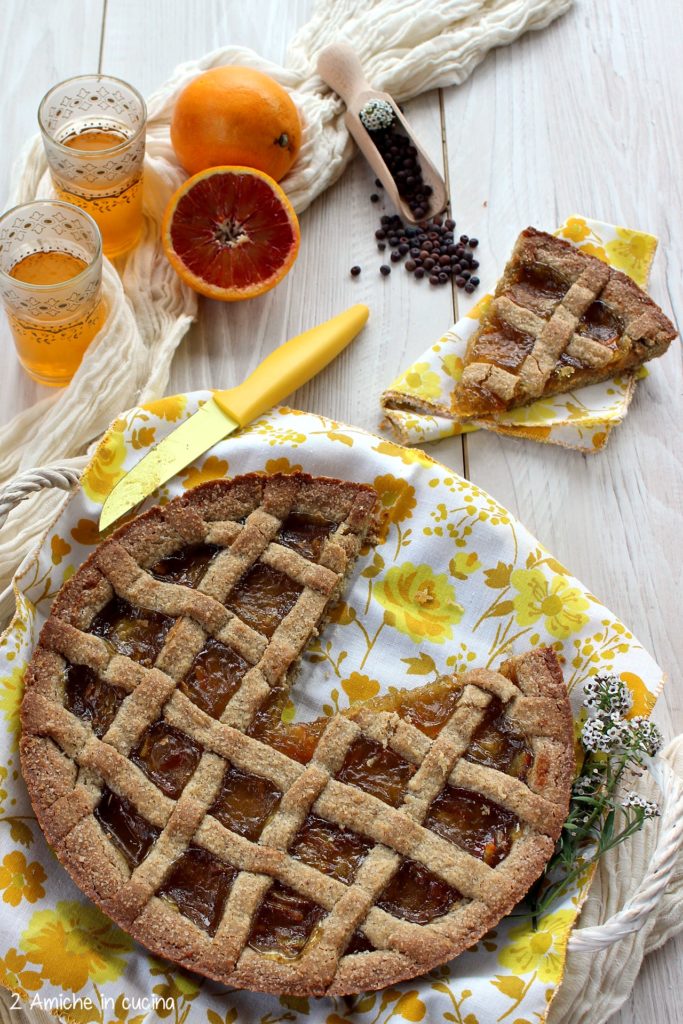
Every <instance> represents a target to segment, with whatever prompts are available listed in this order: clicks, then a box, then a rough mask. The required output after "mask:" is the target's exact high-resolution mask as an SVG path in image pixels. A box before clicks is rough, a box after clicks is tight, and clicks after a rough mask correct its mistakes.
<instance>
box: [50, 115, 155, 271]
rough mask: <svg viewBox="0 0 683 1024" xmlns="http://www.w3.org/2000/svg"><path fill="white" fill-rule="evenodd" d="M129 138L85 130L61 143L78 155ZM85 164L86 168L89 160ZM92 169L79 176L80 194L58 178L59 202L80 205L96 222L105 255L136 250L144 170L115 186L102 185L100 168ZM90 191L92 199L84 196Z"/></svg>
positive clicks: (101, 130)
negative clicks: (134, 247) (88, 172)
mask: <svg viewBox="0 0 683 1024" xmlns="http://www.w3.org/2000/svg"><path fill="white" fill-rule="evenodd" d="M128 138H129V135H128V133H127V132H126V131H124V130H123V129H121V130H120V131H118V130H116V129H112V128H85V129H84V130H83V131H80V132H76V133H75V134H73V135H68V136H67V137H66V138H64V139H60V142H61V144H62V145H63V146H68V148H69V149H73V150H77V151H78V152H79V153H97V152H102V150H105V149H112V148H113V147H115V146H120V145H121V144H122V143H123V142H127V141H128ZM113 159H115V158H113ZM83 162H84V164H85V165H87V158H84V161H83ZM93 168H94V169H93V170H92V172H91V173H90V174H89V175H82V176H80V177H79V179H78V192H72V191H71V190H70V188H69V183H68V182H67V181H65V180H63V179H59V180H58V179H57V178H55V188H56V190H57V192H58V193H59V198H60V199H63V200H64V201H65V202H67V203H73V204H74V205H75V206H80V208H81V209H82V210H85V211H86V213H89V214H90V216H91V217H92V218H93V219H94V220H95V221H96V222H97V225H98V227H99V229H100V231H101V232H102V247H103V249H104V252H105V255H107V256H110V257H111V256H120V255H121V254H122V253H124V252H128V250H129V249H132V248H133V246H134V245H135V244H136V242H137V240H138V238H139V235H140V231H141V229H142V168H140V169H139V170H138V171H136V172H135V173H134V174H132V175H130V176H129V177H128V178H125V177H122V178H121V180H119V181H116V182H113V183H109V182H102V180H101V178H100V176H99V175H98V173H97V171H98V168H99V165H97V164H93ZM53 177H54V176H53ZM90 190H92V196H84V195H83V193H84V192H88V191H90Z"/></svg>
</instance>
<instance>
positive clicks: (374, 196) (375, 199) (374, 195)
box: [370, 192, 379, 203]
mask: <svg viewBox="0 0 683 1024" xmlns="http://www.w3.org/2000/svg"><path fill="white" fill-rule="evenodd" d="M370 202H371V203H378V202H379V196H378V195H377V193H376V192H373V193H372V195H371V196H370Z"/></svg>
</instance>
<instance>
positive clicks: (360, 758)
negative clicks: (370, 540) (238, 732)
mask: <svg viewBox="0 0 683 1024" xmlns="http://www.w3.org/2000/svg"><path fill="white" fill-rule="evenodd" d="M290 518H291V517H290ZM288 530H289V531H290V533H289V534H288V533H287V531H288ZM302 534H303V537H302ZM328 534H329V530H328V529H327V527H325V529H324V530H322V529H320V528H319V524H316V523H301V522H300V521H296V522H295V523H290V525H289V527H287V529H285V530H283V533H282V536H281V537H280V538H278V539H279V541H280V542H282V543H286V542H287V541H289V544H290V546H292V547H293V546H295V544H296V545H302V544H307V545H310V544H313V545H318V544H319V545H320V546H322V543H324V539H325V536H327V535H328ZM213 556H214V551H213V550H211V551H208V550H198V549H197V548H195V549H190V550H189V551H188V550H186V551H185V552H181V553H179V554H178V555H177V556H172V558H169V559H165V560H164V562H163V564H162V563H157V564H156V566H154V568H153V571H154V573H155V574H156V575H158V576H160V577H162V578H165V579H170V578H172V579H173V580H174V582H181V583H184V584H185V585H188V586H196V585H197V582H198V581H199V579H200V578H201V574H202V573H203V572H204V571H205V569H206V566H208V564H209V562H210V560H211V559H212V558H213ZM300 590H301V588H300V587H298V585H297V584H293V583H292V581H291V580H289V579H288V578H287V577H286V576H284V575H283V574H282V573H279V572H275V571H274V570H271V569H269V568H268V567H267V566H264V565H261V564H257V565H256V566H255V567H254V568H253V569H251V570H250V571H249V572H248V573H247V574H246V575H245V576H244V577H243V579H242V580H241V581H240V583H239V584H238V585H237V587H236V588H235V590H233V593H232V596H231V606H232V607H233V609H234V610H235V611H236V612H237V613H238V614H239V615H240V617H241V618H243V619H244V621H250V624H252V625H255V626H257V627H258V628H259V630H260V631H261V632H266V631H268V630H269V631H270V632H271V634H272V631H274V629H275V628H276V627H277V625H278V623H279V622H280V621H281V620H282V618H283V617H284V615H286V614H287V613H288V611H289V610H290V609H291V607H292V606H293V604H294V602H295V601H296V598H297V597H298V594H299V592H300ZM170 622H171V620H170V619H166V618H164V617H163V616H156V615H154V614H153V613H147V612H136V611H135V610H134V609H130V606H127V605H126V604H125V602H123V601H121V600H120V599H119V598H114V599H113V600H112V601H110V602H109V604H108V605H107V606H106V607H105V608H104V609H103V611H102V612H101V613H99V615H98V616H96V618H95V620H94V621H93V624H92V625H91V632H96V633H97V635H100V636H104V637H105V638H106V639H108V640H109V641H110V642H112V643H113V644H114V645H115V646H116V645H117V644H118V645H122V644H125V645H126V653H127V652H128V651H129V650H132V651H134V652H135V654H136V655H137V658H136V660H139V661H143V658H144V659H146V660H145V661H143V663H148V664H151V663H153V660H154V657H156V653H158V650H159V649H160V647H161V645H162V643H163V637H164V636H165V632H166V631H167V630H168V628H169V625H170ZM159 631H161V632H162V633H163V635H162V636H161V638H159V635H158V634H159ZM117 649H121V646H119V647H118V648H117ZM131 656H132V655H131ZM150 659H151V660H150ZM247 667H248V666H246V663H245V662H243V660H242V659H241V658H240V657H239V655H237V654H236V653H235V652H234V651H231V650H230V649H229V648H227V647H225V646H224V645H222V644H219V643H218V642H217V641H215V640H211V639H210V640H208V641H207V642H206V645H205V648H204V650H203V651H202V652H200V654H199V655H198V656H197V658H196V659H195V662H194V664H193V666H192V669H191V671H190V673H189V674H188V676H187V677H186V678H185V680H183V681H182V683H181V689H183V690H184V692H186V693H187V695H188V696H189V697H190V699H192V700H193V701H194V702H195V703H197V704H198V705H199V706H200V707H202V708H204V709H205V710H208V711H209V713H210V714H213V715H214V716H215V717H219V716H220V714H221V711H220V710H219V708H224V707H225V704H226V703H227V700H228V699H229V696H230V695H231V693H232V692H234V690H235V689H236V688H237V687H238V685H239V679H240V678H241V674H243V672H244V671H245V670H246V668H247ZM65 686H66V696H65V699H66V701H67V706H68V707H69V709H70V710H71V711H72V712H73V713H74V714H77V715H78V716H79V717H81V718H87V719H90V720H91V721H92V722H93V728H94V729H99V730H101V731H102V732H103V731H105V729H106V727H107V726H108V724H109V722H110V721H111V719H112V718H113V716H114V715H115V713H116V710H117V708H118V702H120V700H121V699H122V695H121V694H119V693H118V692H115V693H113V695H112V692H108V691H112V688H111V687H108V686H107V685H106V684H104V683H102V682H101V681H100V680H98V679H97V677H95V676H94V674H93V673H91V672H90V670H88V669H82V668H80V667H79V666H73V665H71V666H69V667H68V669H67V679H66V683H65ZM287 690H288V686H287V684H286V683H284V682H283V683H282V684H281V685H280V686H279V688H277V689H276V692H275V695H274V697H273V699H272V700H271V702H270V703H269V704H268V705H267V707H266V708H264V709H262V711H261V712H260V714H259V715H257V716H256V718H255V720H254V722H253V723H252V727H251V729H250V732H251V734H252V735H256V736H258V737H259V739H261V740H262V741H264V742H266V743H268V744H269V745H271V746H273V747H274V748H275V749H276V750H279V751H282V752H283V753H286V754H289V755H290V756H292V757H294V758H296V759H297V760H298V761H300V762H301V763H304V764H305V763H307V762H308V761H310V759H311V757H312V756H313V753H314V752H315V748H316V746H317V743H318V740H319V738H320V736H321V734H322V732H323V731H324V729H325V728H326V726H327V724H328V722H329V719H328V718H320V719H317V720H315V721H314V722H307V723H298V724H293V725H284V724H283V723H282V721H281V719H280V711H281V707H282V702H283V700H284V699H285V698H286V695H287ZM461 693H462V687H461V686H460V685H458V684H457V683H456V684H453V683H451V682H450V681H448V680H443V681H437V682H434V683H432V684H428V685H426V686H423V687H421V688H419V689H417V690H412V691H405V690H404V691H398V690H396V691H392V692H390V693H389V694H387V695H385V696H382V697H378V698H375V699H374V700H371V701H368V702H366V704H364V705H363V709H367V710H372V711H375V712H382V711H386V712H395V713H396V714H398V715H399V716H400V717H401V718H403V719H405V720H406V721H408V722H410V723H411V724H412V725H414V726H415V727H416V728H417V729H419V730H420V731H421V732H423V733H425V735H427V736H429V737H431V738H433V737H435V736H437V735H438V734H439V732H440V730H441V729H442V728H443V726H444V725H445V723H446V722H447V721H448V720H449V718H450V716H451V715H452V713H453V711H454V710H455V707H456V705H457V702H458V700H459V698H460V695H461ZM357 713H358V709H350V710H349V711H347V712H345V714H346V715H348V716H349V717H351V718H353V717H354V716H355V715H356V714H357ZM99 734H101V733H99ZM465 756H466V758H467V760H470V761H474V762H476V763H479V764H484V765H488V766H490V767H493V768H496V769H498V770H499V771H503V772H506V773H507V774H509V775H513V776H516V777H518V778H521V779H523V778H525V776H526V774H527V772H528V770H529V767H530V765H531V760H532V757H531V752H530V750H529V748H528V745H527V742H526V739H525V737H524V736H522V735H520V734H519V733H517V732H515V731H514V729H513V728H512V727H511V725H510V723H509V721H508V720H507V718H506V717H505V709H504V707H503V705H502V704H501V702H500V701H499V700H498V699H497V698H495V697H494V698H492V699H491V701H490V703H489V705H488V707H487V709H486V711H485V713H484V716H483V720H482V722H481V723H480V725H479V727H478V728H477V730H476V731H475V733H474V735H473V737H472V740H471V743H470V746H469V748H468V751H467V754H466V755H465ZM200 757H201V748H200V746H199V745H198V744H197V743H195V741H194V740H192V739H191V738H190V737H189V736H187V735H185V734H184V733H182V732H181V731H179V730H177V729H175V728H173V727H171V726H169V725H167V724H166V723H165V722H163V721H161V720H160V721H158V722H157V723H155V724H154V725H152V726H151V727H149V728H148V729H147V730H146V731H145V732H144V733H143V735H142V737H141V739H140V741H139V743H138V745H137V747H136V749H135V750H134V751H133V752H132V753H131V759H132V760H133V761H134V762H135V763H136V764H138V766H139V767H140V768H141V770H142V771H143V772H145V774H146V775H147V776H148V777H149V778H150V779H151V780H152V781H153V782H154V783H155V784H156V785H157V786H159V788H160V789H161V790H162V792H164V793H166V794H167V795H168V796H170V797H172V798H173V799H177V798H178V797H179V796H180V794H181V793H182V790H183V788H184V786H185V785H186V784H187V782H188V780H189V779H190V777H191V776H192V774H193V772H194V771H195V769H196V767H197V764H198V763H199V759H200ZM415 771H416V766H415V765H413V764H411V763H409V762H408V761H407V760H405V759H404V758H402V757H400V756H399V755H398V754H396V753H395V752H394V751H392V750H390V749H388V748H384V747H382V746H381V745H380V744H378V743H376V742H374V741H372V740H370V739H367V738H365V737H362V736H361V738H360V739H359V740H357V741H356V742H355V743H354V744H352V746H351V747H350V749H349V751H348V752H347V755H346V758H345V760H344V763H343V765H342V767H341V768H340V770H339V771H338V773H337V776H336V778H337V779H338V780H340V781H343V782H346V783H347V784H349V785H351V786H355V787H357V788H359V789H361V790H364V791H365V792H368V793H371V794H372V795H374V796H375V797H377V798H378V799H380V800H382V801H384V802H385V803H387V804H389V805H390V806H393V807H398V806H400V805H401V803H402V802H403V799H404V797H405V792H406V787H407V785H408V783H409V781H410V779H411V777H412V776H413V774H414V773H415ZM281 796H282V794H281V793H280V791H279V790H277V788H276V787H275V786H274V785H273V784H272V783H270V782H268V781H267V780H265V779H262V778H259V777H256V776H251V775H248V774H245V773H243V772H241V771H239V770H238V769H237V768H235V767H234V766H230V765H229V766H228V767H227V768H226V771H225V774H224V778H223V781H222V785H221V788H220V790H219V793H218V795H217V796H216V798H215V800H214V803H213V805H212V807H211V808H210V812H209V813H211V814H212V815H213V816H214V817H215V818H216V819H217V820H218V821H220V822H221V823H222V824H223V825H224V826H225V827H226V828H229V829H230V830H232V831H234V832H236V833H238V834H239V835H241V836H244V837H245V838H247V839H249V840H251V841H252V842H253V841H257V840H258V838H259V837H260V835H261V833H262V831H263V828H264V827H265V825H266V824H267V822H268V820H269V819H270V817H271V816H272V815H273V814H274V813H276V811H277V808H278V806H279V803H280V799H281ZM96 816H97V817H98V820H99V821H100V823H101V825H102V827H103V828H105V830H106V831H107V832H108V833H109V834H110V835H111V836H112V838H113V839H114V841H115V842H116V843H117V845H118V846H119V848H120V849H121V850H122V852H123V853H124V855H125V856H126V858H127V859H128V862H129V863H130V864H131V866H135V865H136V864H138V863H140V862H141V861H142V859H144V856H145V855H146V853H147V852H148V850H149V848H150V846H151V845H152V843H153V842H154V841H155V839H156V837H157V835H158V830H157V829H155V828H154V827H153V826H151V825H149V824H148V823H147V822H145V821H144V819H142V818H141V817H140V815H138V814H137V812H136V811H135V809H134V808H133V807H132V805H130V804H128V803H127V801H125V800H123V799H122V798H120V797H118V796H116V795H115V794H113V793H111V792H110V791H109V790H105V793H104V794H103V797H102V800H101V802H100V805H99V806H98V808H97V809H96ZM424 824H425V827H427V828H429V829H431V830H432V831H434V832H436V833H437V834H438V835H440V836H441V837H442V838H443V839H445V840H447V841H448V842H451V843H453V844H455V845H457V846H459V847H460V848H462V849H464V850H466V851H467V852H468V853H470V854H471V855H472V856H474V857H477V858H479V859H481V860H484V861H485V862H486V863H488V864H489V865H491V866H495V865H496V864H497V863H499V862H500V861H501V860H502V859H503V858H504V857H505V856H507V854H508V852H509V850H510V847H511V845H512V842H513V841H514V838H515V835H516V832H517V831H518V827H519V826H518V822H517V819H516V818H515V816H514V815H513V814H511V813H510V812H508V811H506V810H505V809H503V808H501V807H498V806H497V805H496V804H494V803H492V802H491V801H489V800H487V799H486V798H485V797H483V796H482V795H480V794H477V793H470V792H468V791H465V790H462V789H456V788H454V787H451V786H446V787H445V788H444V790H442V792H441V793H440V794H439V795H438V796H437V798H436V799H435V800H434V802H433V803H432V805H431V807H430V808H429V811H428V814H427V817H426V819H425V822H424ZM372 845H373V843H372V841H371V840H370V839H369V838H368V837H366V836H361V835H357V834H355V833H353V832H351V831H349V830H346V829H341V828H339V827H338V826H336V825H334V824H332V823H331V822H328V821H325V820H324V819H322V818H320V817H319V816H318V815H316V814H315V813H314V812H313V811H310V812H309V814H308V816H307V818H306V819H305V820H304V822H303V824H302V826H301V828H300V829H299V831H298V833H297V834H296V836H295V837H294V839H293V840H292V842H291V844H290V847H289V852H290V853H291V855H292V856H294V857H295V858H297V859H299V860H301V861H303V862H304V863H306V864H309V865H311V866H313V867H316V868H317V869H318V870H320V871H321V872H323V873H324V874H328V875H330V876H332V877H333V878H336V879H338V880H339V881H341V882H343V883H344V884H350V883H351V882H352V881H353V879H354V878H355V875H356V872H357V870H358V868H359V867H360V865H361V864H362V862H363V860H364V859H365V857H366V856H367V854H368V852H369V850H370V849H371V848H372ZM234 875H235V871H234V870H233V869H232V868H230V867H229V866H226V865H222V864H221V863H220V862H219V861H217V860H216V859H215V858H213V857H212V856H211V855H210V854H208V853H207V852H206V851H203V850H201V849H200V848H198V847H197V848H194V847H193V848H190V850H189V851H187V853H186V854H184V855H183V856H182V857H181V858H180V859H179V860H178V862H177V863H176V865H175V866H174V868H173V870H172V872H171V875H170V876H169V877H168V878H167V879H166V881H165V883H164V886H163V889H162V890H161V895H163V896H164V897H165V898H168V899H170V900H172V901H173V902H174V903H175V905H176V906H177V907H178V908H179V910H180V911H181V912H182V913H183V914H185V916H187V917H188V918H189V919H190V920H192V921H194V922H195V923H196V924H198V925H199V927H201V928H204V929H205V930H207V931H209V932H211V933H213V932H212V929H213V930H215V928H216V927H217V924H218V922H219V920H220V915H221V913H222V909H223V907H224V905H225V900H226V899H227V895H228V893H229V890H230V887H231V885H232V881H233V879H234ZM460 899H461V896H460V894H459V893H458V892H457V891H456V890H454V889H452V888H451V887H450V886H448V885H447V884H446V883H445V882H443V881H442V880H441V879H439V878H438V877H436V876H435V875H433V874H431V873H430V872H428V871H427V870H426V869H425V868H424V867H423V866H422V865H421V864H419V863H417V862H413V861H409V860H404V861H403V862H402V863H401V865H400V867H399V869H398V871H397V873H396V874H395V875H394V877H393V879H392V880H391V882H390V883H389V884H388V885H387V887H386V888H385V890H384V892H383V893H382V894H381V896H380V899H379V904H378V905H379V906H380V907H382V908H383V909H385V910H386V911H387V912H388V913H391V914H393V915H394V916H397V917H401V918H403V919H405V920H408V921H413V922H417V923H426V922H427V921H430V920H432V919H434V918H436V917H439V916H441V915H443V914H445V913H447V912H448V910H449V909H450V908H451V907H452V906H453V905H454V904H455V903H456V902H457V901H458V900H460ZM322 915H323V910H322V909H321V908H320V907H318V906H316V905H315V904H314V903H312V902H311V901H309V900H307V899H305V898H304V897H302V896H300V895H298V894H297V893H295V892H293V891H292V890H290V889H287V888H286V887H284V886H283V885H281V884H280V883H277V882H276V883H274V885H273V886H272V887H271V888H270V889H269V891H268V894H267V895H266V897H265V899H264V901H263V903H262V905H261V908H260V910H259V912H258V914H257V917H256V919H255V921H254V924H253V927H252V931H251V934H250V937H249V944H250V945H251V946H252V947H253V948H254V949H257V950H259V951H260V952H262V953H267V954H269V955H276V956H278V957H282V958H284V959H291V958H292V957H296V956H298V955H299V954H300V953H301V951H302V950H303V948H304V946H305V945H306V943H307V942H308V940H309V938H310V936H311V934H312V933H313V931H314V929H315V927H316V925H317V923H318V922H319V920H320V919H321V917H322ZM371 948H372V947H371V946H370V945H369V944H368V941H367V939H366V938H365V936H364V935H363V933H362V932H358V933H356V934H355V935H354V936H352V937H351V939H350V942H349V946H348V947H347V952H362V951H365V950H367V949H371Z"/></svg>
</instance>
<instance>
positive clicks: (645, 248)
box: [380, 217, 657, 452]
mask: <svg viewBox="0 0 683 1024" xmlns="http://www.w3.org/2000/svg"><path fill="white" fill-rule="evenodd" d="M556 233H557V234H558V235H559V237H560V238H564V239H566V240H567V241H568V242H571V243H572V244H573V245H575V246H577V248H579V249H582V250H583V251H584V252H587V253H589V254H590V255H591V256H597V257H598V259H601V260H604V262H605V263H609V265H610V266H612V267H615V268H616V269H617V270H621V271H623V272H624V273H625V274H628V275H629V276H630V277H632V278H633V280H634V281H635V282H636V284H638V285H640V287H641V288H644V287H645V285H646V284H647V280H648V276H649V272H650V266H651V265H652V260H653V258H654V254H655V249H656V248H657V239H656V238H655V237H654V236H653V235H647V234H645V233H644V232H642V231H633V230H631V229H630V228H620V227H615V226H614V225H613V224H605V223H603V222H602V221H599V220H589V219H588V218H586V217H569V218H568V219H567V220H566V221H565V222H564V224H563V225H562V227H561V228H560V229H559V230H558V231H557V232H556ZM490 301H491V296H490V295H485V296H484V297H483V298H482V299H481V300H480V301H479V302H478V303H477V304H476V306H474V307H473V308H472V309H471V310H470V311H469V313H467V314H466V315H465V316H464V317H462V318H461V319H460V320H458V322H457V323H456V324H455V325H454V326H453V327H451V329H450V330H449V331H447V332H446V334H444V336H443V337H442V338H439V340H438V341H437V342H436V343H435V344H434V345H432V346H431V348H429V349H427V351H426V352H425V353H424V354H423V355H422V356H420V358H419V359H418V360H417V362H415V363H413V365H412V366H410V367H409V368H408V369H407V370H406V371H405V373H402V374H401V376H400V377H398V378H397V380H395V381H394V383H393V384H391V385H390V387H389V388H388V389H387V390H386V391H385V392H384V393H383V394H382V396H381V399H380V403H381V406H382V410H383V412H384V416H385V419H384V424H385V425H386V426H388V427H389V428H390V429H391V431H392V432H393V433H394V435H395V436H396V437H397V438H398V440H399V441H400V442H401V443H402V444H424V443H425V442H426V441H440V440H441V439H442V438H444V437H452V436H453V435H454V434H464V433H468V432H470V431H473V430H478V429H479V428H480V427H483V428H485V429H486V430H493V431H495V432H496V433H497V434H508V435H510V436H511V437H526V438H529V440H531V441H541V442H542V443H544V444H559V445H561V446H563V447H565V448H575V449H577V450H578V451H583V452H596V451H599V450H600V449H601V448H604V447H605V445H606V444H607V440H608V438H609V434H610V431H611V429H612V427H614V426H616V425H617V424H618V423H621V421H622V420H623V418H624V417H625V415H626V413H627V411H628V407H629V403H630V401H631V398H632V397H633V392H634V390H635V382H636V379H638V378H640V377H644V376H646V375H647V371H646V370H645V369H644V368H641V369H640V370H637V371H635V373H628V374H624V375H623V376H622V377H615V378H613V379H612V380H607V381H603V382H602V383H601V384H591V385H590V386H589V387H585V388H580V389H579V390H577V391H570V392H567V393H566V394H562V395H554V396H553V397H551V398H543V399H539V401H537V402H534V403H533V404H532V405H527V406H523V407H522V408H520V409H513V410H512V411H511V412H504V413H498V414H496V415H495V416H491V417H486V418H482V419H479V420H476V421H470V422H467V423H464V422H463V421H461V420H457V419H455V420H454V419H453V418H452V416H451V414H450V397H451V393H452V391H453V387H454V385H455V383H456V381H458V380H459V379H460V375H461V374H462V369H463V359H464V356H465V351H466V349H467V343H468V341H469V339H470V338H471V337H472V335H473V334H474V332H475V331H476V330H477V328H478V326H479V319H480V317H481V315H482V313H483V312H484V310H485V309H486V307H487V305H488V303H489V302H490Z"/></svg>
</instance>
